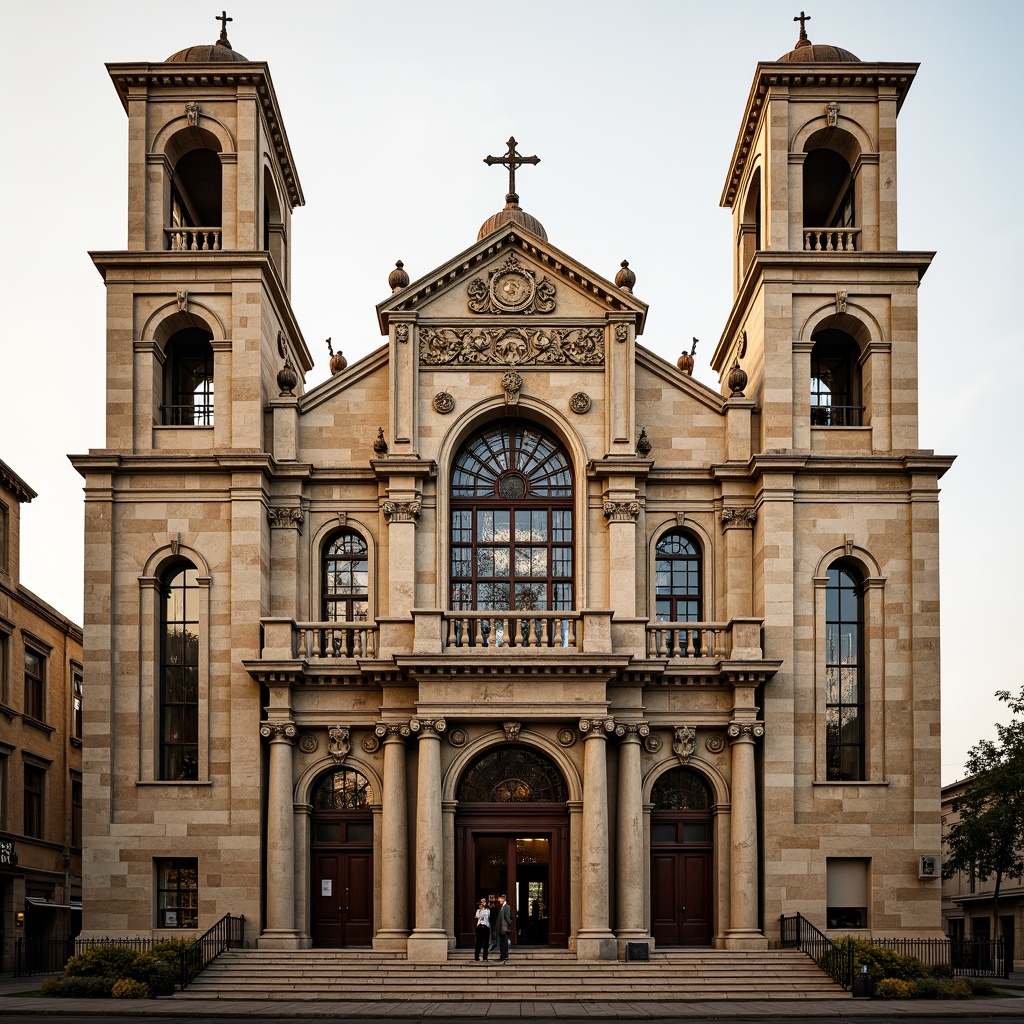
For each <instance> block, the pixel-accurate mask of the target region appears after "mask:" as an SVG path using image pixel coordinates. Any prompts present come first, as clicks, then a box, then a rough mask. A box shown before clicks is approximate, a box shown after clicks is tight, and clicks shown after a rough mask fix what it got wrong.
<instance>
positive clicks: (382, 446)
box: [373, 427, 388, 458]
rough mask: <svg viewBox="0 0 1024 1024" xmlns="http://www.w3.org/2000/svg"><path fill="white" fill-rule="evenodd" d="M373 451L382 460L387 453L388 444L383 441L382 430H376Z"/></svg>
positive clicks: (379, 428) (381, 428)
mask: <svg viewBox="0 0 1024 1024" xmlns="http://www.w3.org/2000/svg"><path fill="white" fill-rule="evenodd" d="M373 450H374V451H375V452H376V453H377V454H378V455H379V456H380V457H381V458H383V457H384V456H385V455H387V453H388V443H387V441H385V440H384V428H383V427H378V428H377V440H376V441H374V442H373Z"/></svg>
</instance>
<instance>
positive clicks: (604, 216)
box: [0, 0, 1024, 782]
mask: <svg viewBox="0 0 1024 1024" xmlns="http://www.w3.org/2000/svg"><path fill="white" fill-rule="evenodd" d="M804 2H805V9H807V13H809V14H810V15H811V20H810V21H809V22H808V25H807V31H808V35H809V36H810V38H811V40H812V41H813V42H816V43H833V44H835V45H838V46H842V47H845V48H846V49H848V50H852V51H853V52H854V53H855V54H857V56H858V57H860V58H861V59H862V60H887V61H888V60H895V61H917V62H920V64H921V69H920V71H919V73H918V76H917V79H916V80H915V82H914V85H913V87H912V89H911V90H910V93H909V95H908V97H907V100H906V102H905V104H904V106H903V109H902V112H901V115H900V118H899V123H898V128H899V179H898V187H899V203H900V221H899V238H900V247H901V248H903V249H911V250H928V251H931V250H936V251H937V252H938V255H937V257H936V259H935V262H934V264H933V265H932V267H931V269H930V270H929V271H928V273H927V275H926V277H925V279H924V282H923V284H922V287H921V292H920V367H919V369H920V401H921V430H920V444H921V447H922V448H925V449H933V450H934V451H936V452H937V453H939V454H943V455H956V456H957V461H956V463H955V465H954V466H953V468H952V469H951V470H950V471H949V472H948V473H947V474H946V476H945V478H944V479H943V481H942V484H941V486H942V498H941V503H940V509H941V521H942V567H941V587H942V627H943V636H942V671H943V698H942V699H943V709H942V729H943V753H942V761H943V781H944V782H950V781H953V780H954V779H956V778H958V777H959V776H960V775H961V774H962V766H963V760H964V756H965V754H966V751H967V749H968V748H969V747H970V746H971V745H972V744H973V743H975V742H976V741H977V740H979V739H981V738H983V737H987V736H991V735H993V734H994V727H993V723H994V722H996V721H997V720H999V719H1000V718H1002V717H1004V709H1003V706H1002V705H1000V704H999V703H998V702H997V701H996V700H995V698H994V696H993V694H994V691H995V690H997V689H1003V688H1005V689H1013V690H1018V689H1019V688H1020V687H1021V685H1022V684H1024V673H1022V671H1021V668H1020V664H1021V662H1020V660H1019V659H1018V658H1016V657H1015V656H1013V655H1011V650H1012V649H1011V647H1010V646H1009V644H1008V641H1007V639H1006V638H1007V637H1008V635H1009V634H1010V632H1011V631H1015V630H1016V629H1017V628H1020V626H1019V625H1014V623H1015V622H1016V617H1015V616H1014V615H1012V614H1011V609H1012V608H1013V607H1014V606H1013V605H1012V603H1011V593H1012V588H1014V587H1015V586H1016V583H1017V575H1018V573H1019V572H1020V571H1021V568H1022V561H1024V560H1022V558H1021V554H1020V542H1019V539H1018V537H1017V531H1016V528H1014V529H1012V530H1011V529H1010V527H1011V526H1012V524H1013V523H1014V522H1015V521H1016V519H1017V517H1018V516H1019V515H1020V514H1021V508H1022V507H1024V493H1022V492H1024V485H1022V479H1024V473H1022V472H1021V458H1020V454H1019V452H1018V451H1017V446H1018V445H1019V444H1020V442H1021V441H1022V440H1024V429H1022V427H1021V421H1020V419H1019V417H1018V415H1017V411H1018V410H1017V406H1018V402H1020V401H1021V400H1020V398H1019V397H1017V396H1016V384H1017V380H1016V373H1018V372H1020V370H1021V367H1022V357H1021V347H1022V345H1024V331H1022V328H1021V317H1020V315H1019V305H1020V295H1021V291H1022V285H1021V281H1022V280H1024V259H1022V255H1021V254H1022V252H1024V216H1022V212H1021V211H1022V204H1021V202H1020V199H1019V196H1018V194H1017V193H1018V190H1019V188H1020V185H1021V167H1022V163H1024V160H1022V158H1024V143H1022V139H1021V135H1022V132H1021V128H1022V127H1024V125H1022V120H1024V119H1022V116H1021V107H1020V104H1019V103H1018V102H1017V100H1016V99H1015V96H1016V93H1017V70H1018V68H1019V53H1020V46H1021V42H1022V40H1024V3H1020V2H1018V0H1004V2H996V0H978V2H975V3H973V4H972V5H971V6H970V8H969V11H965V8H964V5H963V4H954V3H952V2H946V0H900V2H899V3H893V2H892V0H858V2H856V3H851V2H849V0H842V2H838V0H819V2H817V3H810V0H804ZM808 3H810V6H809V7H808V6H807V4H808ZM219 13H220V10H219V9H218V8H215V7H214V6H213V4H210V3H206V2H199V0H176V2H175V3H174V4H173V5H169V4H163V3H139V2H138V0H92V2H82V0H51V2H50V3H48V4H47V5H46V6H45V8H40V7H36V6H34V5H29V4H26V3H17V4H16V3H14V2H8V3H6V4H4V5H3V10H2V13H0V34H2V37H3V38H4V39H6V40H7V45H6V46H5V48H4V50H5V52H4V60H3V61H2V62H0V85H2V87H3V95H4V96H6V97H7V102H6V103H5V104H4V128H5V132H4V145H3V157H2V159H0V204H2V205H0V223H2V225H3V232H2V242H0V262H2V273H0V283H2V293H0V297H2V303H3V310H4V323H3V329H2V333H0V459H3V460H4V461H5V462H7V463H8V465H10V466H11V467H12V468H13V469H14V470H15V471H16V472H17V473H19V474H20V475H21V476H22V477H23V478H24V479H25V480H26V481H27V482H28V483H29V484H30V485H31V486H32V487H33V488H34V489H35V490H36V491H38V492H39V497H38V498H36V499H35V500H34V501H33V502H32V503H31V504H30V505H28V506H26V507H25V508H24V510H23V518H22V563H21V564H22V582H23V583H24V584H25V585H26V586H27V587H29V588H30V589H32V590H34V591H35V592H36V593H37V594H39V595H40V596H41V597H42V598H43V599H44V600H46V601H48V602H49V603H51V604H53V605H55V606H56V607H57V608H59V609H60V610H61V611H62V612H64V613H65V614H66V615H68V616H69V617H71V618H73V619H74V620H76V621H78V622H81V620H82V560H83V552H82V532H83V526H82V523H83V516H82V489H81V488H82V481H81V478H80V477H79V476H78V474H77V473H76V472H75V470H74V469H72V467H71V465H70V463H69V462H68V461H67V458H66V456H67V454H68V453H71V452H74V453H78V452H84V451H86V450H88V449H89V448H102V447H103V445H104V433H103V429H104V428H103V412H104V289H103V285H102V281H101V279H100V276H99V274H98V273H97V272H96V270H95V269H94V268H93V267H92V264H91V262H90V260H89V257H88V255H87V253H88V251H89V250H106V249H122V248H124V245H125V238H126V218H127V214H126V202H127V197H126V147H127V118H126V117H125V114H124V112H123V110H122V108H121V105H120V103H119V101H118V99H117V96H116V94H115V92H114V87H113V85H112V84H111V82H110V80H109V77H108V75H107V72H106V70H105V68H104V62H107V61H111V62H117V61H150V62H158V61H162V60H164V59H165V58H166V57H167V56H169V55H170V54H171V53H173V52H175V51H176V50H178V49H181V48H182V47H185V46H188V45H193V44H197V43H212V42H213V41H214V40H215V39H216V37H217V34H218V31H219V23H218V22H216V21H215V20H214V17H215V15H217V14H219ZM227 13H228V14H229V15H230V16H231V17H232V18H233V19H234V20H233V21H232V22H231V23H230V24H229V26H228V34H229V37H230V40H231V42H232V45H233V46H234V47H235V49H237V50H238V51H239V52H241V53H243V54H245V55H246V56H247V57H249V58H250V59H253V60H266V61H267V62H268V63H269V64H270V68H271V74H272V76H273V80H274V85H275V88H276V90H277V94H278V98H279V100H280V104H281V110H282V113H283V116H284V120H285V127H286V129H287V131H288V135H289V139H290V142H291V147H292V152H293V154H294V157H295V161H296V166H297V169H298V174H299V178H300V181H301V183H302V186H303V189H304V192H305V196H306V206H305V207H304V208H301V209H298V210H296V211H295V213H294V219H293V232H292V250H293V266H292V270H293V287H292V301H293V305H294V308H295V310H296V314H297V316H298V320H299V324H300V326H301V328H302V330H303V333H304V335H305V339H306V343H307V345H308V346H309V348H310V350H311V351H312V353H313V357H314V359H315V360H316V366H315V367H314V369H313V371H312V372H311V373H310V375H309V376H308V378H307V386H312V385H314V384H316V383H317V382H319V381H321V380H323V379H325V378H326V377H327V375H328V370H327V349H326V347H325V345H324V339H325V338H326V337H328V336H329V335H330V336H332V337H333V342H334V346H335V349H338V348H341V349H342V350H343V351H344V353H345V355H346V356H347V357H348V359H349V362H352V361H354V360H356V359H358V358H359V357H361V356H363V355H365V354H367V353H368V352H370V351H372V350H373V349H375V348H376V347H377V346H379V345H380V344H381V342H382V339H381V337H380V335H379V333H378V330H377V323H376V316H375V313H374V306H375V304H376V303H377V302H379V301H380V300H381V299H383V298H386V297H387V296H388V294H389V293H390V289H389V288H388V287H387V275H388V273H389V272H390V270H391V268H392V267H393V266H394V263H395V260H396V259H402V260H403V261H404V262H405V265H406V269H407V270H408V271H409V273H410V275H411V276H412V278H413V279H416V278H417V277H419V276H420V275H422V274H425V273H427V272H429V271H430V270H432V269H433V268H434V267H436V266H437V265H439V264H440V263H442V262H443V261H445V260H446V259H447V258H449V257H450V256H453V255H455V254H457V253H459V252H461V251H462V250H463V249H465V248H466V247H467V246H469V245H470V244H472V243H473V242H474V241H475V239H476V232H477V229H478V228H479V226H480V224H481V223H482V222H483V221H484V220H485V219H486V218H487V217H488V216H489V215H490V214H492V213H494V212H496V211H497V210H498V209H500V207H501V206H502V205H503V203H504V194H505V190H506V187H507V183H508V181H507V174H506V172H505V171H504V170H503V169H502V168H500V167H497V168H488V167H486V166H485V165H484V163H483V157H484V156H486V155H488V154H491V153H494V154H498V153H501V152H503V150H504V148H505V140H506V139H507V138H508V137H509V135H510V134H514V135H515V137H516V138H517V139H518V140H519V142H520V147H519V148H520V152H521V153H524V154H527V155H529V154H538V155H539V156H540V157H541V163H540V164H539V165H538V166H536V167H527V168H524V169H523V170H522V171H520V173H519V176H518V179H517V184H518V191H519V194H520V197H521V203H522V206H523V208H524V209H525V210H527V211H528V212H530V213H532V214H534V215H535V216H536V217H538V218H539V219H540V221H541V222H542V223H543V224H544V226H545V228H546V229H547V233H548V236H549V238H550V239H551V242H552V243H553V244H554V245H556V246H557V247H558V248H560V249H562V250H564V251H566V252H568V253H570V254H572V255H573V256H574V257H576V258H577V259H579V260H580V261H581V262H582V263H584V264H585V265H587V266H589V267H591V268H592V269H593V270H595V271H596V272H598V273H601V274H603V275H604V276H606V277H609V278H611V277H613V276H614V274H615V271H616V270H617V269H618V266H619V263H620V261H621V260H622V259H628V260H629V261H630V266H631V267H632V269H633V270H634V271H635V272H636V275H637V284H636V287H635V289H634V290H635V293H636V295H637V296H638V297H639V298H641V299H643V300H644V301H645V302H648V303H650V307H651V308H650V314H649V317H648V321H647V328H646V331H645V333H644V336H643V337H642V339H641V342H642V344H644V345H646V346H647V347H648V348H650V349H653V350H654V351H655V352H657V353H658V354H659V355H661V356H663V357H665V358H666V359H670V360H672V361H673V362H674V361H675V359H676V357H677V356H678V354H679V352H680V350H681V348H682V347H683V345H684V344H685V345H687V346H688V344H689V339H690V338H691V336H696V337H698V338H700V345H699V346H698V349H697V367H696V370H695V376H696V377H697V378H698V379H700V380H702V381H704V382H705V383H707V384H709V385H711V386H717V382H716V380H715V377H714V375H713V374H712V373H711V372H710V369H709V366H708V361H709V359H710V356H711V354H712V352H713V351H714V348H715V345H716V343H717V341H718V339H719V336H720V334H721V331H722V329H723V327H724V324H725V320H726V317H727V315H728V311H729V308H730V304H731V299H732V296H731V290H730V288H731V262H730V259H731V256H730V252H731V240H732V239H731V225H730V217H729V213H728V211H726V210H723V209H721V208H720V207H719V205H718V202H719V198H720V196H721V192H722V186H723V184H724V181H725V176H726V172H727V170H728V167H729V159H730V156H731V154H732V147H733V144H734V142H735V138H736V134H737V131H738V129H739V119H740V117H741V115H742V112H743V106H744V102H745V100H746V97H747V93H748V90H749V88H750V83H751V81H752V76H753V72H754V67H755V64H756V63H757V61H758V60H773V59H775V58H777V57H778V56H780V55H781V54H783V53H785V52H787V51H788V50H790V49H791V48H792V47H793V45H794V44H795V42H796V39H797V34H798V27H797V26H796V25H795V24H794V22H793V20H792V19H793V16H794V15H796V14H798V13H799V8H798V5H797V4H794V3H783V2H781V0H738V2H732V3H729V4H721V5H709V4H706V3H703V2H701V3H696V2H694V3H690V2H688V0H675V2H670V0H646V2H644V0H634V2H633V3H631V4H624V3H622V2H621V0H519V2H518V3H515V4H508V3H504V4H496V3H495V4H485V3H482V2H479V0H477V2H470V0H432V2H429V3H428V2H422V0H418V2H413V0H388V2H379V3H372V2H371V3H367V2H361V3H354V2H351V0H335V2H331V3H327V2H321V3H312V2H308V0H292V2H291V3H289V4H281V3H279V2H270V0H244V3H236V5H235V6H234V7H232V8H229V9H228V12H227ZM1000 197H1002V198H1000ZM997 200H998V202H997ZM997 207H998V209H997Z"/></svg>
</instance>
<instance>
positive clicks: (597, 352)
mask: <svg viewBox="0 0 1024 1024" xmlns="http://www.w3.org/2000/svg"><path fill="white" fill-rule="evenodd" d="M531 363H534V364H539V365H546V366H602V365H604V332H603V331H602V330H601V328H600V327H556V328H550V329H543V330H542V329H534V328H529V327H439V328H436V329H435V328H433V327H423V328H421V329H420V364H421V365H422V366H459V365H497V366H525V365H528V364H531Z"/></svg>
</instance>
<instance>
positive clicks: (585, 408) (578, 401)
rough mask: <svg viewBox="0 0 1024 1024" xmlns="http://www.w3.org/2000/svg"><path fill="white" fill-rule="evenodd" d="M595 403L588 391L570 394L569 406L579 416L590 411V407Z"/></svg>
mask: <svg viewBox="0 0 1024 1024" xmlns="http://www.w3.org/2000/svg"><path fill="white" fill-rule="evenodd" d="M593 404H594V403H593V402H591V400H590V395H588V394H587V393H586V391H576V392H574V393H573V394H572V395H570V396H569V408H570V409H571V410H572V411H573V412H574V413H576V415H577V416H582V415H583V413H585V412H590V408H591V406H592V405H593Z"/></svg>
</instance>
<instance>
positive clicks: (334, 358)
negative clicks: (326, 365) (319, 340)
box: [327, 338, 348, 376]
mask: <svg viewBox="0 0 1024 1024" xmlns="http://www.w3.org/2000/svg"><path fill="white" fill-rule="evenodd" d="M327 351H328V353H329V354H330V357H331V362H330V366H331V375H332V376H334V375H335V374H338V373H341V371H342V370H344V369H345V367H346V366H348V360H347V359H346V358H345V357H344V356H343V355H342V353H341V349H338V351H337V352H335V351H334V349H333V348H332V347H331V339H330V338H328V339H327Z"/></svg>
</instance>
